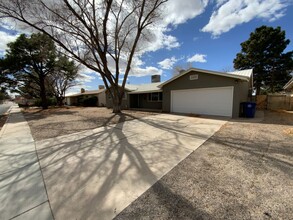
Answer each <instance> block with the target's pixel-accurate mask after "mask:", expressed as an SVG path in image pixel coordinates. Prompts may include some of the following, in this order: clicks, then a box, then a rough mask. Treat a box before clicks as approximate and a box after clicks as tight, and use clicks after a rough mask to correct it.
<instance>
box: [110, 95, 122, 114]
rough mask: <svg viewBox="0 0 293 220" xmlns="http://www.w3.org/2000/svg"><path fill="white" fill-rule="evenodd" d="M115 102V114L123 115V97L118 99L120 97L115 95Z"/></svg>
mask: <svg viewBox="0 0 293 220" xmlns="http://www.w3.org/2000/svg"><path fill="white" fill-rule="evenodd" d="M112 100H113V113H115V114H119V113H121V104H122V97H121V98H120V97H118V95H114V97H113V98H112Z"/></svg>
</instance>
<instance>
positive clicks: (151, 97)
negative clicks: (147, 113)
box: [148, 92, 163, 102]
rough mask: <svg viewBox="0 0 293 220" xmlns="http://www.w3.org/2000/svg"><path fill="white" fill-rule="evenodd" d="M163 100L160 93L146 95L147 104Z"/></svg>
mask: <svg viewBox="0 0 293 220" xmlns="http://www.w3.org/2000/svg"><path fill="white" fill-rule="evenodd" d="M162 100H163V95H162V93H161V92H153V93H149V94H148V101H149V102H161V101H162Z"/></svg>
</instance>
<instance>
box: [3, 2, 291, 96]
mask: <svg viewBox="0 0 293 220" xmlns="http://www.w3.org/2000/svg"><path fill="white" fill-rule="evenodd" d="M164 11H166V12H167V13H166V15H164V19H163V21H162V22H163V23H164V25H163V26H162V28H161V29H160V31H159V32H160V34H158V35H157V36H156V39H155V40H154V42H153V48H152V51H146V52H145V53H144V54H143V55H142V56H139V57H137V59H136V60H135V62H134V65H135V66H136V68H134V69H135V70H136V71H134V73H133V75H131V76H130V77H129V78H128V82H129V83H131V84H142V83H149V82H150V75H152V74H161V78H162V81H165V80H168V79H170V78H171V77H172V75H173V72H174V67H175V66H181V67H183V68H186V67H188V66H192V67H196V68H202V69H208V70H216V71H224V70H231V69H232V68H233V59H234V58H235V56H236V54H237V53H238V52H239V51H240V50H241V47H240V43H241V42H243V41H245V40H247V39H248V38H249V34H250V33H251V32H253V31H254V30H255V28H257V27H259V26H261V25H267V26H272V27H277V26H281V28H282V30H285V31H286V37H287V39H290V41H291V43H290V45H289V46H288V47H287V50H293V43H292V41H293V25H292V21H293V13H292V12H293V2H292V0H287V1H286V0H211V1H208V0H170V1H169V2H168V3H167V4H166V5H165V8H164ZM156 31H157V30H156ZM17 34H19V33H17V32H16V31H10V30H8V29H4V28H1V27H0V56H1V55H2V56H3V54H4V51H5V48H6V46H5V45H6V43H8V42H10V41H12V40H14V39H15V37H17ZM82 74H83V75H84V79H83V80H82V82H81V85H79V86H77V87H75V88H73V89H71V91H70V93H72V92H76V91H78V90H79V89H80V87H84V88H86V90H91V89H97V87H98V85H99V84H102V81H101V79H99V76H98V75H97V74H95V73H92V72H91V71H90V70H86V69H84V70H82Z"/></svg>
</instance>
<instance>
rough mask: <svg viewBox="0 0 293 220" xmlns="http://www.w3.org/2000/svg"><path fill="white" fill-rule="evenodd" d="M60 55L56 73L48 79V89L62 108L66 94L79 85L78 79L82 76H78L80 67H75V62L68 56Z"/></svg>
mask: <svg viewBox="0 0 293 220" xmlns="http://www.w3.org/2000/svg"><path fill="white" fill-rule="evenodd" d="M58 55H59V56H58V60H57V61H56V64H55V68H54V71H53V72H52V73H51V74H49V75H48V77H47V87H48V88H49V91H50V92H51V93H52V94H53V95H54V96H55V98H56V100H57V104H58V105H59V106H62V105H63V100H64V99H65V92H66V91H67V90H68V89H69V88H71V87H73V86H75V85H77V80H76V78H78V77H80V76H79V74H78V71H79V67H78V66H77V65H75V63H74V61H70V60H68V58H67V57H66V56H62V55H60V54H58Z"/></svg>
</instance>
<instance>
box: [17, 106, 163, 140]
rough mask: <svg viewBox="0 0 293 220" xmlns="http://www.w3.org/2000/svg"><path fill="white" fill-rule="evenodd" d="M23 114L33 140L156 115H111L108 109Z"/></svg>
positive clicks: (38, 110) (43, 111) (32, 111)
mask: <svg viewBox="0 0 293 220" xmlns="http://www.w3.org/2000/svg"><path fill="white" fill-rule="evenodd" d="M23 113H24V116H25V119H26V120H27V121H28V123H29V126H30V128H31V132H32V135H33V138H34V139H35V140H43V139H46V138H52V137H57V136H60V135H66V134H72V133H75V132H79V131H84V130H88V129H94V128H97V127H101V126H106V125H109V124H116V123H119V122H122V121H126V120H133V119H136V118H142V117H146V116H148V115H154V114H157V113H153V112H141V111H130V110H125V111H123V113H122V114H113V113H112V110H110V109H107V108H97V107H88V108H82V107H68V108H51V109H47V110H42V109H40V108H30V109H23Z"/></svg>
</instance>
